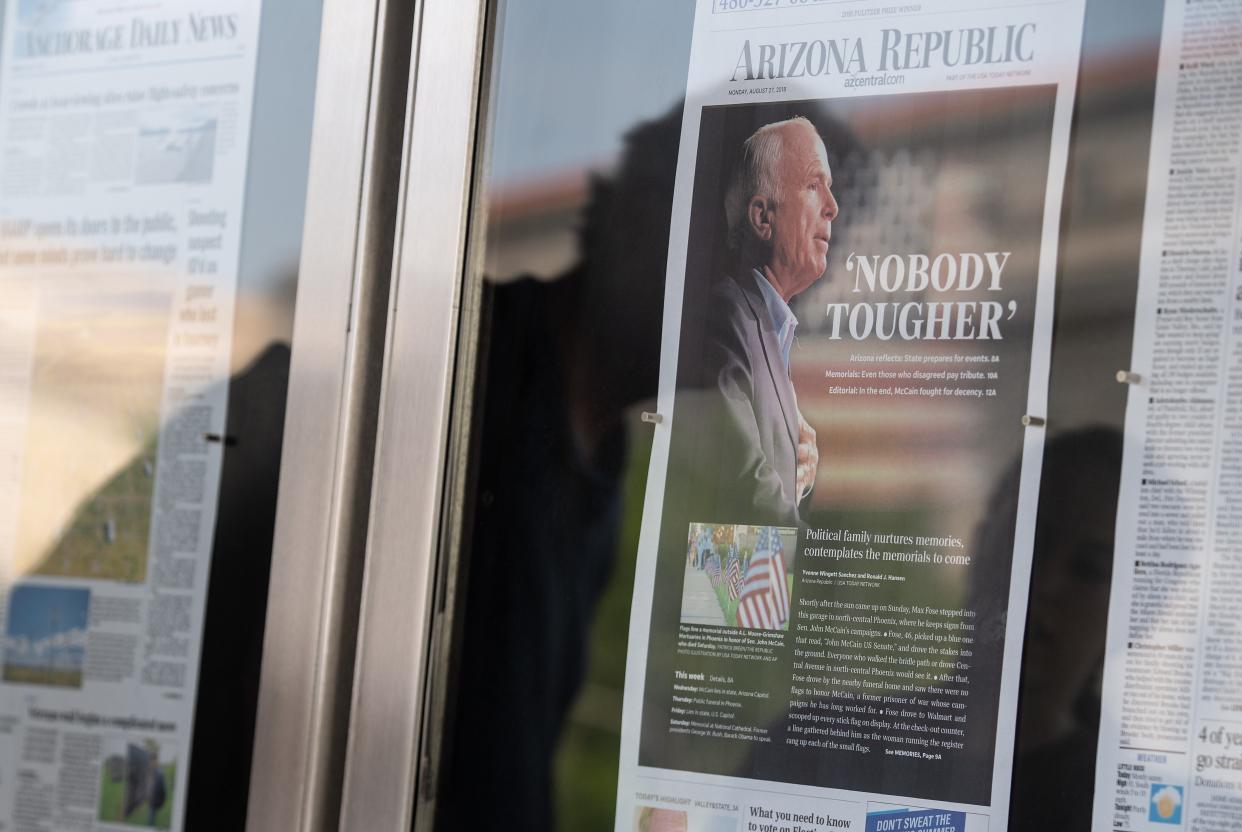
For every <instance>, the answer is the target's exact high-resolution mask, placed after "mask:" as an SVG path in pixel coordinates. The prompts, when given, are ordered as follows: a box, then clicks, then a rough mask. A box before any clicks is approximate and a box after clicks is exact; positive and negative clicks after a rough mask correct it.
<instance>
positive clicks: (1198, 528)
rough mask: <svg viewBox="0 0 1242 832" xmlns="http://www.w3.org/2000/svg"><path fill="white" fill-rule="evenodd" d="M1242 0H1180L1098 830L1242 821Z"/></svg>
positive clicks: (1137, 390) (1146, 269)
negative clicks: (1241, 0)
mask: <svg viewBox="0 0 1242 832" xmlns="http://www.w3.org/2000/svg"><path fill="white" fill-rule="evenodd" d="M1239 78H1242V3H1238V2H1232V0H1230V1H1229V2H1226V1H1224V0H1222V2H1216V1H1215V0H1211V2H1196V3H1174V2H1170V3H1166V4H1165V7H1164V26H1163V32H1162V36H1161V43H1160V59H1159V70H1158V75H1157V82H1156V99H1155V104H1154V111H1153V120H1152V123H1153V128H1152V142H1151V159H1150V163H1149V169H1148V177H1147V182H1148V191H1147V204H1146V208H1145V211H1144V220H1143V221H1144V228H1143V242H1142V252H1141V260H1140V266H1139V288H1138V301H1137V307H1136V317H1135V326H1134V351H1133V358H1132V363H1131V367H1130V368H1129V371H1128V372H1129V373H1130V376H1129V379H1128V380H1129V381H1131V382H1132V383H1133V385H1134V386H1133V387H1132V388H1131V391H1130V395H1129V400H1128V402H1127V406H1126V425H1125V449H1124V454H1123V460H1122V475H1121V490H1120V497H1119V502H1118V509H1117V526H1116V541H1117V543H1116V550H1115V555H1114V565H1113V583H1112V601H1111V604H1110V608H1109V619H1108V636H1107V648H1106V655H1105V664H1104V685H1103V703H1104V704H1103V712H1102V714H1101V719H1100V736H1099V749H1098V754H1097V757H1096V779H1095V809H1094V819H1093V825H1092V828H1093V829H1112V830H1123V831H1124V832H1140V830H1141V832H1162V831H1167V830H1172V829H1189V830H1194V832H1225V830H1236V829H1240V828H1242V626H1240V624H1239V621H1240V620H1242V618H1240V613H1242V603H1240V601H1239V597H1240V595H1239V588H1240V586H1242V261H1240V259H1239V258H1240V257H1242V206H1240V205H1239V188H1240V187H1242V179H1240V176H1242V83H1239Z"/></svg>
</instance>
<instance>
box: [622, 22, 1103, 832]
mask: <svg viewBox="0 0 1242 832" xmlns="http://www.w3.org/2000/svg"><path fill="white" fill-rule="evenodd" d="M1082 18H1083V5H1082V2H1081V0H1076V1H1075V0H1065V2H1048V3H1036V4H1027V5H1022V6H1018V7H1014V6H1013V5H1012V4H1007V3H1000V2H933V1H931V0H927V1H925V2H920V3H917V4H912V5H882V4H876V3H862V2H844V3H827V2H824V3H814V2H801V3H797V2H791V0H758V1H757V2H747V0H711V2H709V0H700V2H699V3H698V7H697V14H696V18H695V26H694V39H693V45H692V48H691V58H690V70H689V79H688V82H687V92H686V101H685V110H684V119H683V124H682V134H681V145H680V150H679V158H678V167H677V180H676V186H675V192H674V201H673V220H672V222H673V228H672V234H671V241H670V249H669V257H668V273H667V291H666V296H665V307H664V310H665V312H664V314H665V317H664V327H663V346H662V353H661V365H660V388H659V398H658V406H657V411H656V414H655V415H653V416H652V417H651V420H652V421H655V422H656V424H655V431H656V433H655V439H654V446H653V452H652V461H651V468H650V472H649V475H648V489H647V494H646V502H645V504H644V514H643V525H642V531H641V537H640V543H639V559H638V567H637V575H636V579H635V589H634V601H633V607H632V615H631V625H630V638H629V653H628V661H627V666H626V681H625V699H624V706H623V724H622V745H621V761H620V767H621V772H620V781H619V786H618V803H617V821H616V828H617V829H618V830H626V832H629V830H634V829H643V830H654V829H689V830H712V832H725V830H729V831H730V832H732V830H744V831H749V830H762V831H763V832H810V830H815V832H821V831H822V830H840V829H848V830H859V832H862V830H867V832H890V830H893V831H894V832H895V830H909V829H934V830H946V831H947V830H958V832H962V831H964V830H969V832H975V830H990V832H1002V830H1004V829H1005V827H1006V824H1007V815H1008V803H1009V788H1010V774H1011V767H1012V757H1013V745H1014V723H1015V711H1016V699H1017V690H1018V671H1019V660H1020V652H1021V645H1022V636H1023V633H1022V624H1023V621H1024V619H1025V617H1026V597H1027V587H1028V582H1029V577H1030V569H1031V551H1032V542H1033V541H1032V537H1033V530H1034V517H1035V508H1036V505H1035V504H1036V498H1037V494H1038V485H1039V476H1040V470H1039V467H1040V460H1041V453H1042V448H1043V429H1042V423H1043V422H1042V417H1043V415H1044V414H1045V404H1046V395H1047V385H1048V372H1049V350H1050V337H1051V325H1052V314H1053V291H1054V275H1055V266H1056V261H1057V229H1058V223H1059V219H1060V205H1061V197H1062V184H1063V181H1064V175H1065V165H1066V155H1067V147H1068V141H1069V129H1070V116H1071V108H1072V105H1073V98H1074V90H1075V80H1076V76H1077V71H1078V57H1079V56H1078V51H1079V44H1080V42H1081V26H1082Z"/></svg>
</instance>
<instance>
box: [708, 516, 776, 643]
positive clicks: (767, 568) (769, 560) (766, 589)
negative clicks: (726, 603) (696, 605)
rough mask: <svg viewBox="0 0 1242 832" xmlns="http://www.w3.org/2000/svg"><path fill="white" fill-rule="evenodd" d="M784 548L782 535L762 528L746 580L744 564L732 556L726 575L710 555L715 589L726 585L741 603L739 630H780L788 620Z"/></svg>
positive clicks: (712, 555) (709, 567)
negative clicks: (743, 575) (743, 576)
mask: <svg viewBox="0 0 1242 832" xmlns="http://www.w3.org/2000/svg"><path fill="white" fill-rule="evenodd" d="M783 548H784V547H782V546H781V537H780V533H779V532H777V530H776V529H775V528H773V527H771V526H768V527H765V528H764V529H762V530H761V531H760V532H759V541H758V543H757V545H756V546H755V553H754V555H752V556H751V559H750V564H749V565H748V566H747V567H746V579H745V580H743V579H742V566H741V563H740V561H739V560H738V559H737V557H736V556H734V555H733V554H732V553H730V555H729V562H728V565H727V566H726V567H725V568H724V571H723V573H722V571H721V568H720V558H719V557H718V556H717V555H716V554H715V553H713V554H710V555H708V556H707V563H706V565H705V567H704V569H705V570H706V572H707V577H708V580H710V581H711V583H712V586H713V587H716V588H719V587H720V586H721V585H722V584H723V585H724V586H725V588H726V589H727V590H728V593H729V600H730V601H738V606H737V625H738V626H739V627H744V628H746V629H751V630H779V629H782V628H784V626H785V624H786V623H787V622H788V621H789V584H788V582H787V580H786V577H785V576H786V572H785V558H784V554H783ZM739 597H740V600H739Z"/></svg>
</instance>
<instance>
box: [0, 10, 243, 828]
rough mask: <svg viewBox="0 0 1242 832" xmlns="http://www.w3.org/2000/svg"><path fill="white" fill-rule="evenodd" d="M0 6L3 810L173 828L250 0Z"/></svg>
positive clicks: (204, 579)
mask: <svg viewBox="0 0 1242 832" xmlns="http://www.w3.org/2000/svg"><path fill="white" fill-rule="evenodd" d="M4 11H5V15H4V22H3V23H4V26H3V35H4V38H3V42H2V45H0V589H2V590H3V592H2V593H0V597H2V598H3V608H2V609H0V621H2V622H3V626H4V632H5V638H4V649H3V656H2V670H0V829H3V830H15V832H22V830H43V829H57V830H66V829H74V830H93V829H105V828H106V829H123V828H126V827H127V826H141V827H146V828H156V829H174V830H175V829H180V828H181V827H182V818H183V817H184V814H185V799H186V783H187V780H188V776H189V760H190V742H191V732H192V728H193V721H194V706H195V691H196V689H197V682H198V668H199V654H200V645H201V636H202V626H203V616H204V611H205V610H204V608H205V602H206V594H207V583H208V573H209V568H210V565H211V564H210V556H211V546H212V539H213V530H214V527H215V512H216V498H217V494H218V491H219V482H220V465H221V454H222V452H223V445H222V444H221V443H220V442H212V441H210V440H209V437H212V436H214V437H215V438H216V439H220V438H221V437H222V435H223V434H224V425H225V405H226V401H225V398H226V394H227V380H228V375H229V360H230V345H231V341H232V324H233V308H234V296H235V293H236V284H237V268H238V245H239V237H240V229H241V223H242V206H243V201H244V191H245V178H246V158H247V150H248V147H249V137H250V116H251V111H250V104H251V100H252V88H253V82H254V73H255V49H256V46H257V37H258V29H259V11H260V3H258V2H257V1H254V2H243V0H236V1H235V2H227V1H226V2H217V3H202V2H187V1H186V0H150V2H142V3H99V2H79V0H8V1H7V2H6V3H5V4H4ZM227 729H228V728H227V727H225V730H227Z"/></svg>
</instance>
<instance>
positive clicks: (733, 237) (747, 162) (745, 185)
mask: <svg viewBox="0 0 1242 832" xmlns="http://www.w3.org/2000/svg"><path fill="white" fill-rule="evenodd" d="M791 124H805V125H806V126H807V127H809V128H811V130H812V132H814V133H815V135H816V136H818V135H819V131H818V130H816V129H815V125H813V124H811V122H810V120H808V119H807V118H805V117H803V116H794V117H793V118H788V119H785V120H784V121H774V122H772V123H771V124H765V125H763V126H762V127H760V128H759V129H758V130H756V131H755V132H754V133H752V134H751V135H750V138H749V139H747V140H746V141H745V143H744V144H743V145H742V160H741V162H740V163H739V164H738V166H737V167H736V168H735V169H734V170H733V176H732V178H731V179H730V180H729V189H728V190H727V191H726V192H725V221H726V222H727V223H728V225H729V236H728V245H729V249H730V250H731V251H737V250H738V249H740V248H741V247H742V241H743V240H744V238H745V236H744V235H745V234H746V232H747V228H748V224H747V220H746V212H747V210H748V208H749V206H750V200H751V198H752V197H754V196H755V195H756V194H758V195H760V196H764V197H767V198H768V199H770V200H772V201H773V202H778V203H779V202H780V201H781V194H780V193H778V189H779V186H780V183H779V182H778V181H777V179H776V162H777V160H778V159H780V157H781V150H782V149H783V145H784V137H783V135H782V134H783V132H784V128H785V127H787V126H789V125H791Z"/></svg>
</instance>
